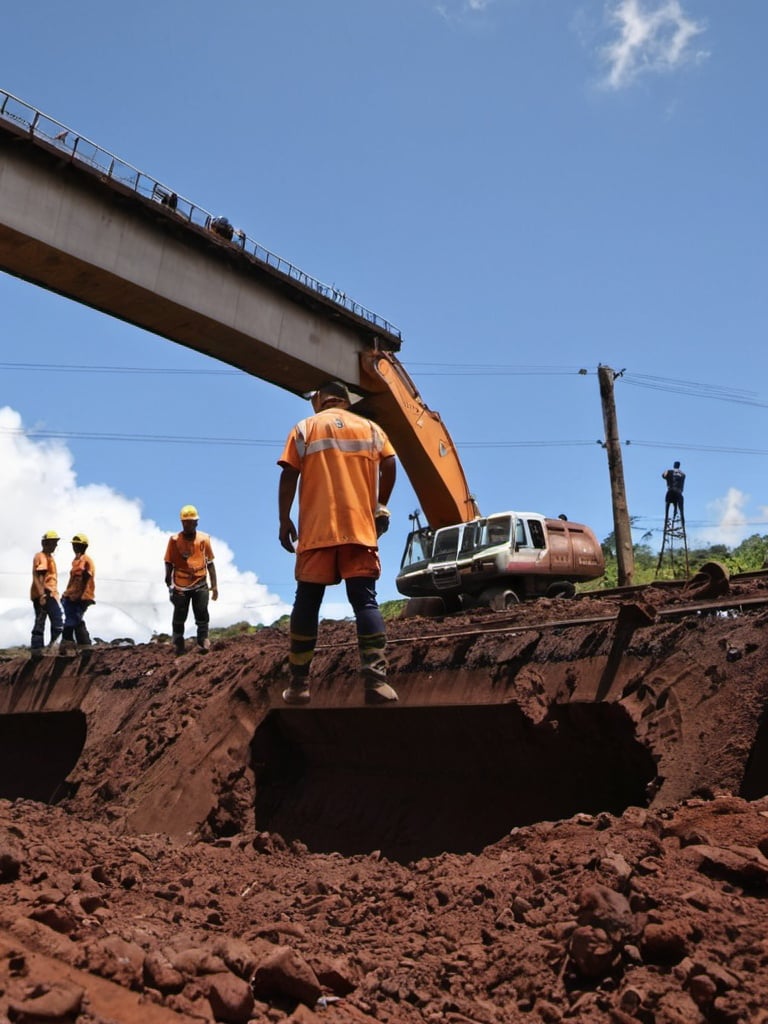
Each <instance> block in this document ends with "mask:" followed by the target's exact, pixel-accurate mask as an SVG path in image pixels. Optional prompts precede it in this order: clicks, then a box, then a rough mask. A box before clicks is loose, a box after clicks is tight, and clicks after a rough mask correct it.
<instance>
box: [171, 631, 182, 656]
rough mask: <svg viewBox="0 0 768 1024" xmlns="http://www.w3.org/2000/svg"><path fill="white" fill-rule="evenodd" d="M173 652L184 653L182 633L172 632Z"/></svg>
mask: <svg viewBox="0 0 768 1024" xmlns="http://www.w3.org/2000/svg"><path fill="white" fill-rule="evenodd" d="M173 653H174V654H176V655H179V654H183V653H184V634H183V633H174V634H173Z"/></svg>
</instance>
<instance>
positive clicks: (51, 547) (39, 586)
mask: <svg viewBox="0 0 768 1024" xmlns="http://www.w3.org/2000/svg"><path fill="white" fill-rule="evenodd" d="M40 543H41V546H42V549H43V550H42V551H38V553H37V554H36V555H35V557H34V558H33V560H32V587H31V589H30V592H29V596H30V598H31V599H32V606H33V608H34V610H35V624H34V626H33V627H32V640H31V642H30V649H29V655H30V657H31V658H33V659H37V658H42V656H43V646H44V640H45V621H46V619H47V620H48V621H49V622H50V624H51V640H50V643H49V644H48V646H49V647H53V645H54V644H55V643H56V641H57V640H58V639H59V637H60V636H61V629H62V621H63V620H62V614H61V605H60V604H59V577H58V571H57V569H56V560H55V559H54V557H53V553H54V551H55V550H56V545H57V544H58V543H59V535H58V533H56V531H55V530H48V531H47V532H46V533H44V534H43V537H42V540H41V542H40Z"/></svg>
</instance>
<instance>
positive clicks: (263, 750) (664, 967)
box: [0, 578, 768, 1024]
mask: <svg viewBox="0 0 768 1024" xmlns="http://www.w3.org/2000/svg"><path fill="white" fill-rule="evenodd" d="M766 596H768V591H766V588H765V584H764V581H763V580H762V579H761V578H757V579H755V580H752V581H745V582H743V583H738V584H734V585H733V586H732V587H731V588H730V594H729V595H728V598H727V599H725V598H723V595H719V599H718V601H717V602H716V601H713V602H712V605H711V607H710V608H709V609H708V610H707V609H704V611H701V610H699V611H696V612H688V613H686V610H685V608H686V602H685V600H684V599H683V598H682V597H681V596H680V595H679V594H672V593H671V592H669V591H665V590H663V589H656V588H650V589H647V590H645V591H642V592H639V593H636V594H633V595H631V598H628V599H627V600H626V601H625V602H624V605H623V611H621V612H620V615H619V617H618V618H617V605H616V604H615V603H612V602H609V601H607V600H599V599H588V600H578V601H570V602H558V601H555V602H547V601H541V602H537V603H535V604H531V605H527V606H523V607H521V608H519V609H515V610H513V611H512V612H511V613H510V614H509V615H506V614H505V615H495V616H493V615H489V614H488V613H483V612H477V613H474V614H471V615H470V614H467V615H462V616H456V617H452V618H450V619H449V618H446V619H442V620H425V619H411V620H407V621H402V622H397V623H394V624H393V625H392V626H391V628H390V638H391V641H392V642H391V645H390V656H391V663H392V672H391V679H392V682H393V684H394V685H395V686H396V688H397V689H398V691H399V692H400V696H401V702H400V704H399V706H398V707H396V708H385V709H377V708H366V707H365V706H364V705H363V702H362V696H361V694H362V690H361V684H360V681H359V679H358V677H357V673H356V652H355V644H354V632H353V628H352V626H351V624H349V623H325V624H323V627H322V632H321V638H320V649H319V651H318V655H317V659H316V663H315V665H314V667H313V668H314V673H315V674H314V681H313V701H312V708H311V709H310V710H306V709H298V710H290V711H285V710H284V709H283V708H282V707H281V705H280V700H279V693H280V690H281V688H282V686H283V685H284V684H285V681H286V675H285V672H286V665H285V653H286V636H285V634H284V633H281V632H280V631H278V630H273V629H265V630H261V631H259V632H258V633H257V634H253V635H250V636H243V637H238V638H235V639H232V640H226V641H217V642H216V643H215V644H214V647H213V650H212V651H211V653H210V654H209V655H207V656H201V655H199V654H197V653H195V652H194V650H190V652H189V653H188V654H186V655H184V656H183V657H182V658H175V657H174V656H173V654H172V652H171V650H170V648H169V647H168V646H166V645H161V644H149V645H143V646H138V647H135V648H134V647H121V648H118V647H97V648H95V649H94V650H93V651H92V652H90V654H89V655H88V656H86V657H81V658H78V659H76V660H74V661H72V662H65V660H64V659H60V658H50V659H45V660H44V662H41V663H39V664H35V665H33V664H31V663H29V662H27V661H25V660H23V659H16V660H13V661H9V662H6V663H5V664H2V665H0V796H2V797H4V798H5V799H0V1021H4V1020H6V1019H8V1020H17V1021H41V1020H49V1021H50V1020H61V1021H65V1020H66V1021H77V1022H79V1024H87V1022H90V1021H93V1022H96V1021H99V1022H102V1021H103V1022H107V1021H131V1022H134V1021H135V1022H137V1024H139V1022H142V1024H143V1022H148V1024H152V1022H153V1021H158V1022H161V1021H172V1020H207V1021H213V1020H218V1021H231V1022H234V1024H238V1022H246V1021H248V1020H253V1021H254V1022H266V1021H273V1022H279V1021H288V1020H290V1021H295V1022H310V1021H315V1020H316V1021H318V1022H329V1024H330V1022H338V1024H352V1022H364V1021H381V1022H400V1021H402V1022H405V1024H407V1022H411V1021H413V1022H416V1021H431V1022H454V1024H463V1022H479V1024H496V1022H499V1024H500V1022H518V1021H527V1022H539V1021H540V1022H545V1024H546V1022H557V1021H576V1022H584V1024H586V1022H614V1024H629V1022H632V1021H640V1022H644V1024H650V1022H659V1024H660V1022H670V1024H671V1022H680V1024H696V1022H700V1021H712V1022H716V1024H719V1022H734V1024H736V1022H752V1021H754V1022H759V1021H768V995H767V994H766V993H768V902H767V901H766V897H768V798H766V796H765V794H766V793H768V755H767V754H766V747H767V746H768V744H767V743H766V738H765V731H766V727H765V724H764V708H765V706H766V699H767V698H768V610H767V608H766V607H764V606H763V605H762V604H761V603H760V602H761V601H762V599H763V598H765V597H766ZM689 599H690V595H689ZM723 601H725V603H726V604H727V603H728V602H730V606H729V607H723V606H722V604H723ZM191 646H192V645H191V644H190V647H191Z"/></svg>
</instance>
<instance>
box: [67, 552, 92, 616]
mask: <svg viewBox="0 0 768 1024" xmlns="http://www.w3.org/2000/svg"><path fill="white" fill-rule="evenodd" d="M95 595H96V566H95V565H94V564H93V559H92V558H91V557H90V555H77V556H76V557H75V558H74V559H73V561H72V568H71V569H70V570H69V582H68V583H67V589H66V590H65V591H64V593H63V594H62V597H66V598H69V600H70V601H88V602H89V603H90V604H95Z"/></svg>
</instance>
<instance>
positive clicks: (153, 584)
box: [0, 407, 290, 647]
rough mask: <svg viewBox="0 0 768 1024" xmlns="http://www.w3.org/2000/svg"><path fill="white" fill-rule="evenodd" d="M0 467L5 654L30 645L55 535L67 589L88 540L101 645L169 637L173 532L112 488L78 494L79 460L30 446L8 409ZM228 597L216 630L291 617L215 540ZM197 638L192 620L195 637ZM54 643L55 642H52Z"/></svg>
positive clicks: (217, 613)
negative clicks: (37, 595) (79, 537)
mask: <svg viewBox="0 0 768 1024" xmlns="http://www.w3.org/2000/svg"><path fill="white" fill-rule="evenodd" d="M0 464H1V465H2V467H3V476H4V483H5V498H4V500H3V502H2V503H0V531H1V532H2V536H3V555H2V560H0V647H11V646H16V645H19V644H28V643H29V637H30V631H31V629H32V606H31V603H30V600H29V587H30V583H31V572H32V557H33V555H34V554H35V552H36V551H38V550H39V540H40V537H41V536H42V534H43V533H44V532H45V531H46V530H56V531H57V532H58V533H59V534H60V535H61V537H62V540H61V541H60V542H59V546H58V548H57V551H56V563H57V566H58V569H59V583H60V589H63V588H64V586H66V581H67V578H68V575H69V566H70V563H71V560H72V548H71V546H70V544H69V543H68V541H69V538H70V537H71V536H72V535H73V534H74V533H76V532H79V531H81V530H82V531H84V532H85V533H86V534H87V535H88V539H89V541H90V546H89V554H90V555H91V556H92V557H93V560H94V562H95V564H96V604H95V605H94V606H93V607H92V608H89V610H88V614H87V617H86V621H87V625H88V628H89V631H90V633H91V635H92V636H98V637H101V638H102V639H104V640H112V639H115V638H116V637H131V638H132V639H134V640H136V641H137V642H141V641H146V640H148V639H149V638H150V637H151V636H152V634H153V633H156V632H157V633H168V632H170V625H171V610H172V609H171V605H170V602H169V600H168V592H167V591H166V589H165V587H164V585H163V555H164V553H165V546H166V544H167V542H168V536H169V534H168V532H167V531H165V530H162V529H161V528H160V527H159V526H158V525H157V524H156V523H154V522H153V521H152V520H150V519H145V518H143V516H142V511H141V503H140V502H139V501H138V500H137V499H135V498H127V497H125V496H123V495H122V494H119V493H117V492H116V491H114V490H112V488H110V487H108V486H106V485H104V484H91V485H88V486H83V487H81V486H78V483H77V477H76V474H75V470H74V465H73V459H72V455H71V453H70V451H69V450H68V448H67V447H66V445H64V444H63V443H62V442H60V441H37V440H32V439H30V438H29V437H28V436H27V435H26V434H25V433H24V430H23V426H22V422H21V417H20V415H19V414H18V413H17V412H16V411H14V410H13V409H11V408H8V407H5V408H0ZM212 544H213V550H214V554H215V556H216V571H217V576H218V582H219V586H220V590H221V596H220V598H219V600H218V601H216V602H211V604H210V605H209V608H210V613H211V625H212V626H229V625H232V623H234V622H242V621H248V622H250V623H252V624H254V625H256V624H258V623H264V624H269V623H272V622H274V621H275V619H277V618H279V617H280V616H281V615H284V614H286V612H289V611H290V607H289V606H288V605H286V604H284V603H283V602H282V600H281V599H280V598H279V597H278V596H277V595H275V594H272V593H270V592H269V590H268V589H267V587H265V586H264V585H263V584H261V583H259V582H258V577H257V576H256V575H255V574H254V573H252V572H241V571H240V570H239V569H238V568H237V566H236V565H235V564H234V561H233V552H232V550H231V548H229V546H228V545H227V544H226V543H225V542H224V541H223V540H220V539H218V538H216V537H212ZM190 627H191V628H192V630H194V623H193V621H192V617H191V612H190V617H189V619H188V620H187V631H188V635H189V631H190ZM46 638H47V634H46Z"/></svg>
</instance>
